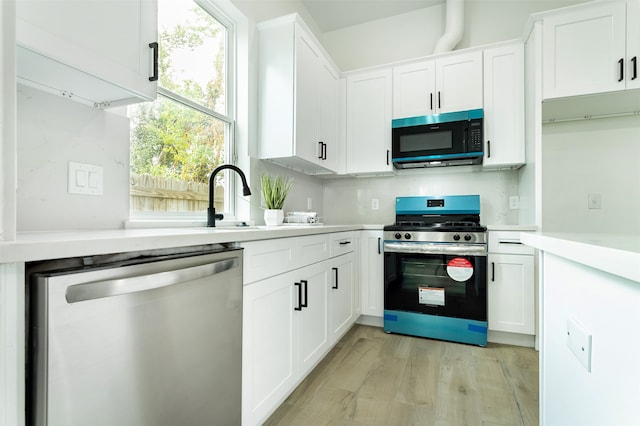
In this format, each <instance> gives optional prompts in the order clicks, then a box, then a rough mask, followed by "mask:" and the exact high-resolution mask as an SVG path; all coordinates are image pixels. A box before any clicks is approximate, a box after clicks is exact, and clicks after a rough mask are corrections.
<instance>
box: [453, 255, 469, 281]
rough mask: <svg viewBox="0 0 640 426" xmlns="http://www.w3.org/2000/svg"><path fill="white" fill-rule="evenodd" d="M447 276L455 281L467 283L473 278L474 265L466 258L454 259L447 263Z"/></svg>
mask: <svg viewBox="0 0 640 426" xmlns="http://www.w3.org/2000/svg"><path fill="white" fill-rule="evenodd" d="M447 274H449V276H450V277H451V279H452V280H454V281H458V282H464V281H467V280H468V279H469V278H471V277H472V276H473V265H472V264H471V262H469V261H468V260H467V259H465V258H464V257H454V258H453V259H451V260H450V261H449V263H447Z"/></svg>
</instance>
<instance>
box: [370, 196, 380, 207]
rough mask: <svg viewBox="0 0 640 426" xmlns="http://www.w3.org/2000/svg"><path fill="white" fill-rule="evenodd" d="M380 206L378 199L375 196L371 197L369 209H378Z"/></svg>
mask: <svg viewBox="0 0 640 426" xmlns="http://www.w3.org/2000/svg"><path fill="white" fill-rule="evenodd" d="M379 208H380V200H378V199H377V198H372V199H371V210H378V209H379Z"/></svg>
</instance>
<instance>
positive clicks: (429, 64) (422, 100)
mask: <svg viewBox="0 0 640 426" xmlns="http://www.w3.org/2000/svg"><path fill="white" fill-rule="evenodd" d="M435 84H436V61H423V62H417V63H414V64H407V65H399V66H396V67H394V68H393V118H406V117H416V116H420V115H430V114H434V113H435V112H436V110H435V106H434V93H436V88H435Z"/></svg>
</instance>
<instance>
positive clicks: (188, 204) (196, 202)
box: [130, 173, 224, 212]
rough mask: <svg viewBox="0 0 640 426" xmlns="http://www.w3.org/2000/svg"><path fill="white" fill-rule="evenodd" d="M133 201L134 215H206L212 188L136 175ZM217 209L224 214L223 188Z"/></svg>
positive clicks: (217, 191) (217, 194) (219, 189)
mask: <svg viewBox="0 0 640 426" xmlns="http://www.w3.org/2000/svg"><path fill="white" fill-rule="evenodd" d="M130 200H131V201H130V202H131V206H130V209H131V211H138V212H153V211H165V212H206V211H207V207H208V206H209V185H208V184H206V183H197V182H185V181H182V180H178V179H167V178H162V177H157V176H149V175H137V174H133V173H132V174H131V188H130ZM214 205H215V208H216V210H219V211H222V210H223V206H224V187H223V186H216V188H215V203H214Z"/></svg>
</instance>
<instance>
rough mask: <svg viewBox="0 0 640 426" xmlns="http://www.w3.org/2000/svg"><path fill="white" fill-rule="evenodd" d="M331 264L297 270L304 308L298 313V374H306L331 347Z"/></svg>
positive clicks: (297, 286) (301, 307) (299, 301)
mask: <svg viewBox="0 0 640 426" xmlns="http://www.w3.org/2000/svg"><path fill="white" fill-rule="evenodd" d="M328 266H329V263H328V262H326V261H325V262H320V263H316V264H314V265H311V266H307V267H305V268H302V269H300V270H298V271H294V273H295V275H296V277H299V278H296V283H299V285H297V284H294V286H295V287H296V288H297V289H298V291H299V293H298V296H302V299H300V298H299V297H298V298H297V302H298V307H299V308H300V310H298V311H296V312H295V314H294V315H295V316H296V323H297V326H298V327H297V330H296V340H297V347H298V356H297V357H298V365H299V368H298V376H299V377H303V376H305V375H306V374H307V373H308V372H309V371H311V369H312V368H313V367H314V366H315V365H316V364H317V363H318V361H320V359H322V357H323V356H324V355H325V353H326V352H327V350H328V349H329V344H330V341H329V291H328V290H329V268H328Z"/></svg>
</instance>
